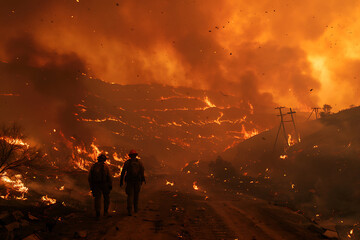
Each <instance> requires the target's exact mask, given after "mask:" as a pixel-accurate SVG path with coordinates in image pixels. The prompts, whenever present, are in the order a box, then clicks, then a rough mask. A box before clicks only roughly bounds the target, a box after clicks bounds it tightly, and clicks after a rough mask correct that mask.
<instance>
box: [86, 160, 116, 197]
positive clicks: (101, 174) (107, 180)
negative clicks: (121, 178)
mask: <svg viewBox="0 0 360 240" xmlns="http://www.w3.org/2000/svg"><path fill="white" fill-rule="evenodd" d="M88 181H89V185H90V189H91V190H94V188H96V187H98V186H107V187H108V188H109V189H110V190H111V189H112V176H111V174H110V170H109V167H108V166H107V164H106V163H105V162H97V163H95V164H94V165H92V167H91V169H90V171H89V177H88Z"/></svg>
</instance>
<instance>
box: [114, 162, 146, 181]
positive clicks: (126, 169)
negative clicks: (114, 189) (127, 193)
mask: <svg viewBox="0 0 360 240" xmlns="http://www.w3.org/2000/svg"><path fill="white" fill-rule="evenodd" d="M132 161H137V162H138V163H139V166H140V172H139V175H140V176H139V178H136V179H134V178H132V176H130V174H129V169H130V164H131V162H132ZM144 172H145V169H144V165H143V164H142V162H141V161H140V160H138V159H136V158H135V159H132V158H131V159H129V160H127V161H126V162H125V163H124V166H123V169H122V171H121V176H120V185H123V181H124V177H125V182H129V181H140V182H145V175H144Z"/></svg>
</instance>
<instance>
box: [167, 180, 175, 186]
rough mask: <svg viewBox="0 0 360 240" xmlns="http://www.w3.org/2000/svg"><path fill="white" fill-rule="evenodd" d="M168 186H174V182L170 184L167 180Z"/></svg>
mask: <svg viewBox="0 0 360 240" xmlns="http://www.w3.org/2000/svg"><path fill="white" fill-rule="evenodd" d="M166 185H170V186H172V187H173V186H174V182H170V181H168V180H166Z"/></svg>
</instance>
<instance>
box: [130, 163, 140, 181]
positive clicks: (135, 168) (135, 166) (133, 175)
mask: <svg viewBox="0 0 360 240" xmlns="http://www.w3.org/2000/svg"><path fill="white" fill-rule="evenodd" d="M127 179H128V180H133V181H134V180H135V181H138V180H141V166H140V162H139V161H138V160H135V161H134V160H130V161H129V168H128V171H127Z"/></svg>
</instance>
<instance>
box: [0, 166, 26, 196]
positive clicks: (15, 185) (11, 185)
mask: <svg viewBox="0 0 360 240" xmlns="http://www.w3.org/2000/svg"><path fill="white" fill-rule="evenodd" d="M15 178H16V179H15V180H12V179H11V178H10V177H8V176H7V173H6V172H5V173H3V175H2V176H1V181H2V182H3V183H4V184H5V186H6V187H7V188H8V191H7V194H6V195H4V196H0V197H1V198H3V199H9V198H10V191H9V190H10V189H12V190H14V191H16V192H19V193H21V196H20V197H19V196H15V197H14V198H15V199H19V200H26V199H27V198H25V194H26V193H27V192H28V190H29V189H28V188H27V187H26V186H25V185H24V183H23V182H22V180H21V178H22V175H21V174H17V175H15Z"/></svg>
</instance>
